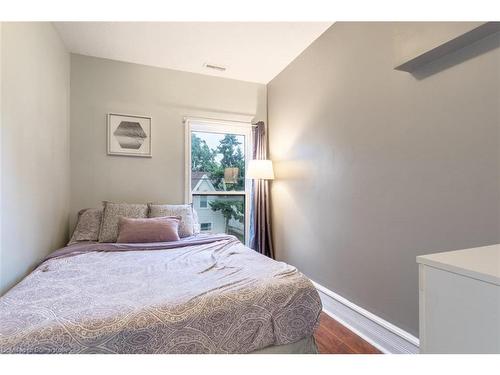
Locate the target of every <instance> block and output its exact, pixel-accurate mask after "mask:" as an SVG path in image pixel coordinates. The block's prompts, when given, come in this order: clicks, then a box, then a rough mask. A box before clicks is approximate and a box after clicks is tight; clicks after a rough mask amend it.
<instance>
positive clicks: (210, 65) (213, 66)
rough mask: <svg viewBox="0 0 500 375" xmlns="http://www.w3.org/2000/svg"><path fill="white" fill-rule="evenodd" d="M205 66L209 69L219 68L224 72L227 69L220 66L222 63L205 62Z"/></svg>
mask: <svg viewBox="0 0 500 375" xmlns="http://www.w3.org/2000/svg"><path fill="white" fill-rule="evenodd" d="M203 66H204V67H205V68H207V69H213V70H218V71H219V72H224V71H225V70H226V67H225V66H220V65H215V64H209V63H205V64H203Z"/></svg>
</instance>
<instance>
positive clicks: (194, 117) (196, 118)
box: [182, 116, 264, 128]
mask: <svg viewBox="0 0 500 375" xmlns="http://www.w3.org/2000/svg"><path fill="white" fill-rule="evenodd" d="M189 119H192V120H201V121H203V120H205V121H221V122H239V123H242V124H250V125H251V126H252V128H256V127H257V126H259V123H260V122H264V121H257V122H256V123H253V122H251V121H248V122H247V121H241V120H227V119H220V118H214V117H198V116H185V117H183V119H182V122H183V123H185V122H186V121H187V120H189Z"/></svg>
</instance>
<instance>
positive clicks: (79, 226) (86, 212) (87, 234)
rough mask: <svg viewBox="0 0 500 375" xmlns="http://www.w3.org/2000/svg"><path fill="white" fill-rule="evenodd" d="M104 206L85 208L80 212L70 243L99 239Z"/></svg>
mask: <svg viewBox="0 0 500 375" xmlns="http://www.w3.org/2000/svg"><path fill="white" fill-rule="evenodd" d="M101 220H102V208H85V209H83V210H80V211H79V212H78V221H77V223H76V227H75V230H74V231H73V235H72V236H71V240H70V241H69V242H68V245H72V244H74V243H77V242H80V241H97V240H98V238H99V230H100V228H101Z"/></svg>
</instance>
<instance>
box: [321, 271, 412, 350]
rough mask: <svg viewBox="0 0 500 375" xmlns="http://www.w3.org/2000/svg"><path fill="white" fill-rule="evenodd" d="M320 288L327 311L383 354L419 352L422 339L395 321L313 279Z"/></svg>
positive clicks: (324, 307)
mask: <svg viewBox="0 0 500 375" xmlns="http://www.w3.org/2000/svg"><path fill="white" fill-rule="evenodd" d="M312 283H313V284H314V286H315V287H316V289H317V290H318V293H319V296H320V297H321V302H322V303H323V311H324V312H325V313H326V314H328V315H330V316H331V317H332V318H334V319H335V320H337V321H338V322H339V323H341V324H343V325H345V326H346V327H347V328H349V329H350V330H351V331H353V332H354V333H356V334H357V335H358V336H360V337H362V338H363V339H365V340H366V341H368V342H369V343H370V344H372V345H373V346H375V347H376V348H377V349H379V350H380V351H382V352H383V353H391V354H416V353H418V352H419V349H418V348H419V340H418V338H416V337H415V336H413V335H411V334H410V333H408V332H406V331H404V330H402V329H401V328H399V327H396V326H395V325H394V324H391V323H389V322H388V321H386V320H384V319H382V318H380V317H378V316H377V315H375V314H372V313H371V312H369V311H367V310H365V309H363V308H362V307H360V306H358V305H356V304H354V303H352V302H351V301H349V300H347V299H345V298H344V297H342V296H339V295H338V294H336V293H334V292H332V291H331V290H329V289H327V288H325V287H324V286H322V285H320V284H318V283H316V282H314V281H313V282H312Z"/></svg>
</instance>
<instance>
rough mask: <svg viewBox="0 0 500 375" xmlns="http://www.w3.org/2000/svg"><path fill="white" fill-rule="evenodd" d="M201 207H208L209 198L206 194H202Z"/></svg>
mask: <svg viewBox="0 0 500 375" xmlns="http://www.w3.org/2000/svg"><path fill="white" fill-rule="evenodd" d="M200 208H208V199H207V196H206V195H202V196H200Z"/></svg>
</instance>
